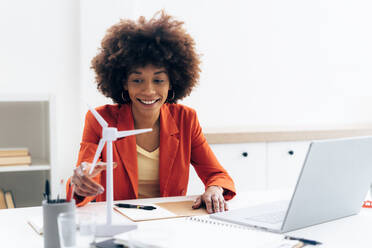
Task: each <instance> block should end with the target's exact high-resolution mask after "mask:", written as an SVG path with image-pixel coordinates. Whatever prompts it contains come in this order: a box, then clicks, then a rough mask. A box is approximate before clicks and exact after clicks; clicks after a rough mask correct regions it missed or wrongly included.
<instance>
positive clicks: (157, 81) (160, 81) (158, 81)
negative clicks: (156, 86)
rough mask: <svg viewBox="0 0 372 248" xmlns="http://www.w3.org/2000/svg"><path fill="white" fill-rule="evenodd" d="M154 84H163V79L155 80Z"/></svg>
mask: <svg viewBox="0 0 372 248" xmlns="http://www.w3.org/2000/svg"><path fill="white" fill-rule="evenodd" d="M154 82H155V83H162V82H164V80H163V79H155V80H154Z"/></svg>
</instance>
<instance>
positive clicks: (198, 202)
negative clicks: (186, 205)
mask: <svg viewBox="0 0 372 248" xmlns="http://www.w3.org/2000/svg"><path fill="white" fill-rule="evenodd" d="M200 205H201V196H198V197H197V198H196V199H195V201H194V204H193V205H192V208H194V209H196V208H200Z"/></svg>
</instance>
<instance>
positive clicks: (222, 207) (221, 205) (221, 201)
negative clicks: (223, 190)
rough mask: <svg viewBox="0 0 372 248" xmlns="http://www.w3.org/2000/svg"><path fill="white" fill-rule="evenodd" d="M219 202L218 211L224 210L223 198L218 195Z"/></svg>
mask: <svg viewBox="0 0 372 248" xmlns="http://www.w3.org/2000/svg"><path fill="white" fill-rule="evenodd" d="M219 202H220V212H223V211H225V199H223V197H220V198H219Z"/></svg>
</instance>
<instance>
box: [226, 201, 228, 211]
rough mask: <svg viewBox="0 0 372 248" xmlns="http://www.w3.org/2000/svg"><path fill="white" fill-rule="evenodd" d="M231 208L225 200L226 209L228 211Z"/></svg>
mask: <svg viewBox="0 0 372 248" xmlns="http://www.w3.org/2000/svg"><path fill="white" fill-rule="evenodd" d="M228 210H229V204H228V203H227V201H225V211H228Z"/></svg>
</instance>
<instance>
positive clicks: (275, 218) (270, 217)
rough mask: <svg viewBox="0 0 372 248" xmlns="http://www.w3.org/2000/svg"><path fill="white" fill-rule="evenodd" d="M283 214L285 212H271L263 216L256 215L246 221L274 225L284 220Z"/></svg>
mask: <svg viewBox="0 0 372 248" xmlns="http://www.w3.org/2000/svg"><path fill="white" fill-rule="evenodd" d="M285 213H286V211H280V212H271V213H265V214H261V215H256V216H250V217H248V218H246V219H247V220H253V221H257V222H264V223H270V224H276V223H279V222H282V221H283V220H284V216H285Z"/></svg>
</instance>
